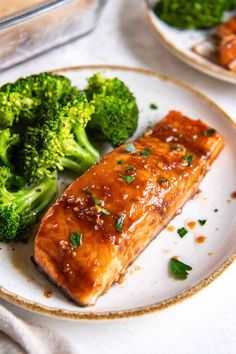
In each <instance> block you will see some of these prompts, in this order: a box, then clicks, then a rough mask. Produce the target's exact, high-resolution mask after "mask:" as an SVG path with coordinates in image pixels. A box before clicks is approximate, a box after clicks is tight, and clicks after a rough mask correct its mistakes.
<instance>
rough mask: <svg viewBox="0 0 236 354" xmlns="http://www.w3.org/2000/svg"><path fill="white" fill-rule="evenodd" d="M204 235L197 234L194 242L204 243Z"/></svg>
mask: <svg viewBox="0 0 236 354" xmlns="http://www.w3.org/2000/svg"><path fill="white" fill-rule="evenodd" d="M206 239H207V238H206V236H198V237H197V238H196V242H197V243H204V242H205V241H206Z"/></svg>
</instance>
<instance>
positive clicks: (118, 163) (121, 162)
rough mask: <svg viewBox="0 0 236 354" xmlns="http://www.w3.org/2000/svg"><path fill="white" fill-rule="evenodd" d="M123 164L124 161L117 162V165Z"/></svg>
mask: <svg viewBox="0 0 236 354" xmlns="http://www.w3.org/2000/svg"><path fill="white" fill-rule="evenodd" d="M124 162H125V161H124V160H119V161H117V165H123V163H124Z"/></svg>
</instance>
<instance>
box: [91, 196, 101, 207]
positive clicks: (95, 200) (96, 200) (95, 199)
mask: <svg viewBox="0 0 236 354" xmlns="http://www.w3.org/2000/svg"><path fill="white" fill-rule="evenodd" d="M91 196H92V198H93V201H94V203H95V205H102V201H101V200H99V199H98V198H97V197H96V195H94V194H92V193H91Z"/></svg>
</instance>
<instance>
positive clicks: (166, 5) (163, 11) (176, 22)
mask: <svg viewBox="0 0 236 354" xmlns="http://www.w3.org/2000/svg"><path fill="white" fill-rule="evenodd" d="M225 1H226V0H215V1H213V0H193V1H188V0H162V1H160V2H158V3H157V5H156V6H155V8H154V11H155V12H156V14H157V15H158V17H160V19H162V20H163V21H164V22H166V23H168V24H169V25H171V26H173V27H176V28H180V29H185V28H210V27H213V26H215V25H218V24H219V23H220V22H221V19H222V15H223V11H224V8H225Z"/></svg>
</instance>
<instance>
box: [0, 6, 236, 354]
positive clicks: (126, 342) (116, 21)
mask: <svg viewBox="0 0 236 354" xmlns="http://www.w3.org/2000/svg"><path fill="white" fill-rule="evenodd" d="M104 63H109V64H119V65H129V66H137V67H146V68H151V69H154V70H158V71H162V72H165V73H168V74H170V75H172V76H175V77H177V78H179V79H181V80H185V81H187V82H189V83H190V84H192V85H193V86H194V87H196V88H198V89H200V90H201V91H203V92H204V93H206V94H207V95H208V96H209V97H211V98H212V99H214V100H215V101H216V102H217V103H218V104H220V105H221V106H222V108H223V109H224V110H225V111H226V112H227V113H229V114H230V115H231V116H232V117H233V118H234V119H235V120H236V108H235V107H236V86H233V85H231V84H227V83H223V82H220V81H218V80H215V79H212V78H210V77H208V76H205V75H203V74H201V73H199V72H197V71H195V70H194V69H191V68H190V67H188V66H186V65H185V64H183V63H181V62H180V61H179V60H178V59H176V58H174V57H173V56H172V55H171V54H170V53H169V52H167V51H166V50H165V49H164V48H163V47H162V45H161V44H160V43H159V42H158V40H157V38H156V36H155V34H154V33H152V30H151V29H150V28H149V25H148V23H147V20H146V17H145V14H144V7H143V3H142V1H141V0H109V2H108V4H107V6H106V8H105V11H104V13H103V15H102V17H101V20H100V22H99V24H98V27H97V28H96V30H95V31H94V32H92V33H91V34H89V35H88V36H85V37H83V38H81V39H78V40H76V41H73V42H71V43H69V44H67V45H65V46H63V47H61V48H57V49H54V50H52V51H50V52H48V53H46V54H44V55H41V56H38V57H37V58H34V59H32V60H30V61H28V62H26V63H23V64H21V65H18V66H16V67H14V68H11V69H9V70H7V71H5V72H3V73H1V74H0V82H1V83H3V82H6V81H10V80H14V79H15V78H17V77H19V76H21V75H26V74H30V73H34V72H39V71H43V70H50V69H54V68H59V67H65V66H71V65H82V64H104ZM235 299H236V263H235V264H233V265H232V266H231V267H230V268H229V269H228V270H227V271H226V272H225V273H224V274H223V275H221V276H220V278H218V279H217V280H215V281H214V283H212V284H211V285H210V286H209V287H207V288H206V289H204V290H202V291H201V292H200V293H199V294H197V295H195V296H194V297H192V298H190V299H188V300H186V301H184V302H182V303H181V304H178V305H176V306H174V307H171V308H169V309H167V310H164V311H162V312H159V313H156V314H153V315H148V316H145V317H141V318H134V319H129V320H121V321H114V322H107V323H100V322H97V323H83V322H68V321H63V320H58V319H53V318H46V317H43V316H40V315H36V314H33V313H30V312H27V311H25V310H22V309H20V308H17V307H15V306H13V305H11V304H7V303H6V302H4V301H2V300H0V304H3V305H4V306H6V307H7V308H8V309H10V310H11V311H12V312H13V313H14V314H17V315H18V316H19V317H20V318H22V319H25V320H26V321H28V322H29V323H31V324H34V325H42V326H47V327H49V328H52V329H54V330H56V331H58V332H59V333H62V334H63V335H64V336H65V337H66V338H67V339H68V340H69V341H70V342H71V343H72V345H73V346H74V353H78V352H80V353H84V354H94V353H98V354H107V353H112V354H143V353H147V354H156V353H160V354H165V353H166V354H167V353H168V354H171V353H180V354H199V353H203V354H205V353H207V354H221V353H222V354H233V353H236V333H235V329H236V301H235Z"/></svg>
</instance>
